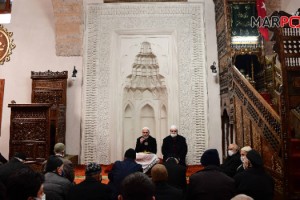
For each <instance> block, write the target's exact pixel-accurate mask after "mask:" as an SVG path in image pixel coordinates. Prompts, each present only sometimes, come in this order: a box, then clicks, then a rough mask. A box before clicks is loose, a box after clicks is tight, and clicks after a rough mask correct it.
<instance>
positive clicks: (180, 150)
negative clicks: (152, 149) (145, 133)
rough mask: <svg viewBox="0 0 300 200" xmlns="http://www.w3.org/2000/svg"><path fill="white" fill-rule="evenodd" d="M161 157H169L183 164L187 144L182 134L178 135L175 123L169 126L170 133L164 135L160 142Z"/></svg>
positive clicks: (165, 158)
mask: <svg viewBox="0 0 300 200" xmlns="http://www.w3.org/2000/svg"><path fill="white" fill-rule="evenodd" d="M161 149H162V154H163V159H164V161H166V160H167V159H168V158H170V157H174V158H176V159H178V160H179V164H181V165H184V166H185V165H186V164H185V157H186V154H187V150H188V148H187V144H186V140H185V138H184V137H183V136H181V135H178V129H177V127H176V126H175V125H172V126H171V127H170V135H169V136H167V137H165V138H164V140H163V144H162V148H161Z"/></svg>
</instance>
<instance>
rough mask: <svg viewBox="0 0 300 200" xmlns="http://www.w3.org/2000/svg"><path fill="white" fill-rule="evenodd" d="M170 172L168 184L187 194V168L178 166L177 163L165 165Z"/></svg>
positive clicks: (166, 163)
mask: <svg viewBox="0 0 300 200" xmlns="http://www.w3.org/2000/svg"><path fill="white" fill-rule="evenodd" d="M164 165H165V167H166V169H167V171H168V183H169V184H170V185H171V186H174V187H176V188H179V189H181V190H182V191H183V192H184V193H185V192H186V185H187V183H186V167H185V166H182V165H179V164H177V163H176V162H165V163H164Z"/></svg>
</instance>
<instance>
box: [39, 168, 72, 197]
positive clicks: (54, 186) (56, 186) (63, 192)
mask: <svg viewBox="0 0 300 200" xmlns="http://www.w3.org/2000/svg"><path fill="white" fill-rule="evenodd" d="M71 186H72V183H71V182H70V181H69V180H68V179H66V178H65V177H62V176H59V175H58V174H56V173H53V172H47V173H46V174H45V182H44V192H45V194H46V198H47V200H64V199H66V198H67V194H68V192H69V189H70V188H71Z"/></svg>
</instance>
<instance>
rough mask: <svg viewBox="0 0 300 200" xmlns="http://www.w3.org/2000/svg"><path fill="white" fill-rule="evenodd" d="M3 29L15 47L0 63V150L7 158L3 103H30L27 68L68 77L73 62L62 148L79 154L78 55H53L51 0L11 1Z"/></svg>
mask: <svg viewBox="0 0 300 200" xmlns="http://www.w3.org/2000/svg"><path fill="white" fill-rule="evenodd" d="M5 28H7V29H8V31H9V32H13V39H14V43H15V44H16V48H15V49H14V50H13V52H12V55H11V57H10V58H11V60H10V61H9V62H7V63H5V64H4V65H2V66H0V78H1V79H5V89H4V102H3V113H2V127H1V136H0V152H1V153H2V154H3V155H4V156H5V157H8V153H9V152H8V150H9V148H8V147H9V126H10V108H8V106H7V105H8V104H9V103H10V102H11V100H15V101H16V102H17V103H30V102H31V83H32V82H31V78H30V75H31V71H47V70H51V71H64V70H67V71H68V73H69V77H71V75H72V70H73V66H74V65H75V66H76V68H77V70H78V78H77V80H76V81H75V82H74V83H73V84H72V85H71V84H69V86H68V90H67V116H68V117H67V133H66V147H67V149H66V151H67V153H68V154H79V149H80V148H79V147H80V145H79V141H80V114H81V75H82V57H57V56H56V52H55V32H54V31H55V29H54V17H53V7H52V2H51V0H26V1H25V0H21V1H14V2H13V7H12V20H11V23H10V24H7V25H5ZM70 80H71V79H70ZM69 82H70V83H71V81H69Z"/></svg>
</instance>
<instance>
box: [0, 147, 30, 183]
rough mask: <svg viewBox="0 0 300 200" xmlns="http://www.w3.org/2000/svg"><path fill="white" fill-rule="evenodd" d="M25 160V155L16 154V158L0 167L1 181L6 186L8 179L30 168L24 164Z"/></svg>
mask: <svg viewBox="0 0 300 200" xmlns="http://www.w3.org/2000/svg"><path fill="white" fill-rule="evenodd" d="M25 160H26V156H25V154H23V153H21V152H17V153H15V155H14V157H12V158H11V159H10V160H9V161H8V162H7V163H5V164H3V165H1V166H0V181H1V182H2V183H3V184H4V185H6V183H7V179H8V177H9V176H10V175H12V174H13V173H15V172H17V171H19V170H20V169H23V168H28V166H27V165H25V164H24V162H25Z"/></svg>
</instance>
